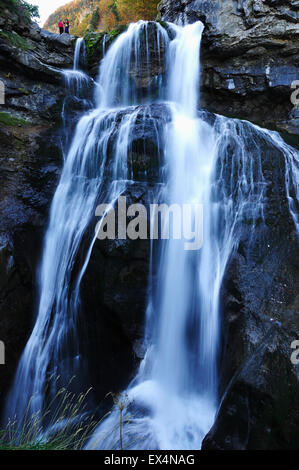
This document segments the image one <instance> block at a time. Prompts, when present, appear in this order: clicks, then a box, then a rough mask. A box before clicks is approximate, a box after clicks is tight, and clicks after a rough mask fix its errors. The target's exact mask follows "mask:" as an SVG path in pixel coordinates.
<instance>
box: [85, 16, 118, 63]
mask: <svg viewBox="0 0 299 470" xmlns="http://www.w3.org/2000/svg"><path fill="white" fill-rule="evenodd" d="M126 28H127V26H125V25H121V26H119V27H118V28H115V29H113V30H112V31H108V32H105V31H103V32H101V33H95V32H87V33H86V34H85V36H84V41H85V46H86V54H87V60H88V63H89V65H92V64H93V63H94V62H97V63H98V62H99V60H100V59H101V58H102V53H103V40H104V37H105V45H106V48H107V47H109V45H110V44H111V43H112V42H113V41H114V40H115V39H116V38H117V37H118V36H119V35H120V34H121V33H123V32H124V31H125V30H126Z"/></svg>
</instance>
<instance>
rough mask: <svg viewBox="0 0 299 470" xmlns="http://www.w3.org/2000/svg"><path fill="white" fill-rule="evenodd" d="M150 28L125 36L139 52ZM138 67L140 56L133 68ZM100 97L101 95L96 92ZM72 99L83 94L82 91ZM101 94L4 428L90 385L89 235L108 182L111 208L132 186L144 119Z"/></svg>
mask: <svg viewBox="0 0 299 470" xmlns="http://www.w3.org/2000/svg"><path fill="white" fill-rule="evenodd" d="M146 27H147V23H145V22H139V23H137V24H136V25H132V26H131V27H130V28H129V30H130V32H129V35H128V34H127V33H125V34H127V36H126V37H128V40H129V42H130V43H132V44H137V39H136V38H138V37H139V34H140V33H142V32H144V31H145V30H146ZM156 34H157V35H158V36H161V35H162V36H163V37H166V36H165V31H164V30H163V28H162V27H161V26H160V25H158V26H157V28H156ZM163 37H162V38H161V41H162V40H163ZM122 41H123V38H122V37H120V38H119V39H118V40H117V41H116V42H115V43H114V45H113V46H112V48H111V49H110V51H109V53H108V54H107V56H106V57H105V60H104V62H105V64H106V65H103V67H104V69H106V68H107V69H109V67H111V64H113V60H114V54H115V49H116V50H119V51H120V54H121V55H123V52H124V49H123V44H122ZM76 52H77V48H76ZM137 59H138V54H137V55H135V61H134V62H133V63H135V62H136V60H137ZM130 60H131V59H130V56H128V57H126V58H125V60H122V62H121V63H120V64H119V66H118V69H117V71H116V70H114V71H113V73H118V72H119V69H120V73H121V76H122V75H125V73H126V72H127V68H128V66H129V64H130V63H131V62H130ZM112 68H113V67H112ZM78 74H79V77H81V76H82V73H81V72H80V71H77V70H75V71H66V72H65V76H66V78H67V80H68V81H69V82H70V88H71V89H72V82H73V79H75V83H79V82H78V80H77V77H78ZM83 75H84V77H85V74H83ZM81 86H82V82H81V81H80V88H81ZM96 90H97V92H98V91H99V87H98V86H97V87H96ZM74 91H75V92H76V91H78V88H77V86H75V90H74ZM100 91H101V93H100V95H101V99H99V100H98V107H97V108H96V109H94V110H93V111H92V112H90V113H88V114H87V115H85V116H84V117H83V118H82V119H81V120H80V121H79V123H78V124H77V127H76V129H75V134H74V137H73V140H72V143H71V146H70V148H69V151H68V154H67V157H66V161H65V164H64V167H63V171H62V175H61V179H60V182H59V185H58V187H57V190H56V192H55V195H54V198H53V202H52V206H51V211H50V221H49V226H48V229H47V232H46V236H45V241H44V249H43V257H42V262H41V267H40V270H39V279H38V285H39V305H38V314H37V318H36V322H35V325H34V328H33V331H32V333H31V336H30V338H29V340H28V342H27V345H26V347H25V350H24V352H23V354H22V357H21V360H20V363H19V366H18V369H17V373H16V377H15V381H14V385H13V387H12V390H11V392H10V395H9V397H8V400H7V406H6V413H5V421H7V419H8V418H9V417H15V416H16V417H17V419H18V420H19V421H20V422H22V419H23V416H24V415H25V413H26V415H27V416H30V414H33V413H36V412H41V413H42V410H43V409H44V408H45V406H46V405H47V404H48V403H49V402H51V400H53V397H55V395H56V393H57V390H58V388H59V387H62V386H66V385H67V384H68V382H69V380H70V379H71V377H73V376H76V377H77V378H79V380H81V382H80V383H81V385H82V383H88V378H87V377H86V376H83V375H84V370H85V369H87V368H88V367H87V365H86V364H84V363H83V362H82V361H83V360H82V357H81V354H80V348H79V340H78V331H77V316H78V310H79V307H80V295H79V290H80V282H81V279H82V276H83V274H84V271H85V269H86V267H87V264H88V260H89V256H90V254H91V250H92V246H93V243H94V241H95V235H94V234H91V235H88V233H86V232H87V229H88V226H89V223H90V221H91V219H92V217H93V216H94V213H95V208H96V205H97V202H98V201H99V199H100V194H101V190H102V188H103V185H104V183H105V178H107V179H108V180H110V182H111V184H110V187H109V190H108V191H107V192H105V195H106V197H107V199H108V201H109V202H111V203H113V201H114V200H116V199H117V197H118V196H119V195H120V194H122V193H123V192H124V191H125V189H126V187H127V186H128V185H129V184H131V181H130V175H129V169H128V162H127V149H128V148H129V142H130V137H131V136H130V133H131V131H132V129H134V125H135V120H136V118H137V115H138V113H139V110H138V107H137V108H136V107H133V106H129V107H126V108H124V107H122V108H112V109H111V108H108V109H107V108H106V96H112V97H113V98H112V100H113V101H114V98H115V89H114V88H113V87H112V91H111V90H110V81H109V80H108V81H106V82H105V84H104V86H103V84H102V85H101V87H100ZM123 98H124V100H125V102H124V103H122V102H121V103H120V104H122V105H124V104H125V105H127V104H128V103H127V95H126V94H125V95H124V97H123ZM132 98H133V97H132ZM133 101H134V100H133ZM129 104H130V103H129ZM142 116H143V119H146V117H147V118H148V113H146V112H144V113H142ZM142 116H141V118H142ZM115 136H117V138H116V139H115V141H114V140H113V139H114V138H115ZM111 142H114V143H113V149H112V151H111V149H109V144H111ZM110 153H111V155H110ZM105 202H107V200H106V201H105ZM84 236H85V237H86V238H87V243H86V245H87V246H88V248H87V249H85V251H83V253H84V256H83V259H84V261H83V263H82V264H81V266H80V265H79V266H76V259H77V256H78V252H79V250H81V253H80V254H81V256H82V250H84V249H83V247H82V240H83V237H84ZM82 371H83V372H82ZM58 377H59V380H57V378H58ZM49 383H50V387H49V386H48V385H49ZM46 389H47V391H46Z"/></svg>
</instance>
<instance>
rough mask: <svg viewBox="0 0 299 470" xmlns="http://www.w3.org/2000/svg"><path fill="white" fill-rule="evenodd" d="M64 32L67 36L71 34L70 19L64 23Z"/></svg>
mask: <svg viewBox="0 0 299 470" xmlns="http://www.w3.org/2000/svg"><path fill="white" fill-rule="evenodd" d="M64 32H65V33H67V34H69V32H70V22H69V20H68V19H66V20H65V21H64Z"/></svg>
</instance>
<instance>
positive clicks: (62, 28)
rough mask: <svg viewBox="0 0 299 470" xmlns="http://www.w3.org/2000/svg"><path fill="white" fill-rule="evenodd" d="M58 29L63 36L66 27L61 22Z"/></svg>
mask: <svg viewBox="0 0 299 470" xmlns="http://www.w3.org/2000/svg"><path fill="white" fill-rule="evenodd" d="M58 28H59V32H60V34H62V33H63V31H64V27H63V22H62V21H59V23H58Z"/></svg>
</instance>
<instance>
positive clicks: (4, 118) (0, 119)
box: [0, 112, 30, 126]
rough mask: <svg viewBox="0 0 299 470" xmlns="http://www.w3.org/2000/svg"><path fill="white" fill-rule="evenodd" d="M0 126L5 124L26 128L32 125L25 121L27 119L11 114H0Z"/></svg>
mask: <svg viewBox="0 0 299 470" xmlns="http://www.w3.org/2000/svg"><path fill="white" fill-rule="evenodd" d="M0 124H4V125H5V126H19V125H20V126H26V125H28V124H30V123H29V122H28V121H25V119H21V118H18V117H16V116H12V115H11V114H9V113H5V112H0Z"/></svg>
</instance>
